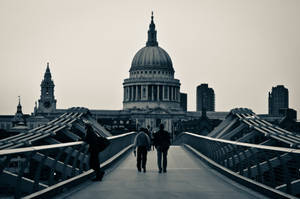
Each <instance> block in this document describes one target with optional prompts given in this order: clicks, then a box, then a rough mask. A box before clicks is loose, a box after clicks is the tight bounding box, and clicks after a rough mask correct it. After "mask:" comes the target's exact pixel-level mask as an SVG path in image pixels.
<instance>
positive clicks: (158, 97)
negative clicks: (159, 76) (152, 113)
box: [156, 85, 159, 101]
mask: <svg viewBox="0 0 300 199" xmlns="http://www.w3.org/2000/svg"><path fill="white" fill-rule="evenodd" d="M156 87H157V101H159V85H156Z"/></svg>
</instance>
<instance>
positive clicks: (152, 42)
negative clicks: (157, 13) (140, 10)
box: [146, 11, 158, 46]
mask: <svg viewBox="0 0 300 199" xmlns="http://www.w3.org/2000/svg"><path fill="white" fill-rule="evenodd" d="M153 18H154V16H153V11H152V12H151V23H150V25H149V30H148V40H147V43H146V46H158V42H157V39H156V30H155V24H154V20H153Z"/></svg>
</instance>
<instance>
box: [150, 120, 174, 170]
mask: <svg viewBox="0 0 300 199" xmlns="http://www.w3.org/2000/svg"><path fill="white" fill-rule="evenodd" d="M170 145H171V140H170V134H169V133H168V132H167V131H165V130H164V125H163V124H160V125H159V131H157V132H156V133H155V134H154V146H155V148H156V151H157V165H158V172H159V173H161V172H162V171H163V172H164V173H166V172H167V155H168V150H169V147H170ZM161 159H163V166H161Z"/></svg>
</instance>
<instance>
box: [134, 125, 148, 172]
mask: <svg viewBox="0 0 300 199" xmlns="http://www.w3.org/2000/svg"><path fill="white" fill-rule="evenodd" d="M150 144H151V143H150V138H149V136H148V135H147V129H145V128H141V129H140V132H139V133H138V134H137V135H136V137H135V139H134V144H133V147H134V150H133V152H134V154H135V155H136V156H137V163H136V167H137V169H138V171H139V172H141V169H142V168H143V171H144V173H145V172H146V163H147V152H148V150H149V149H150V146H151V145H150ZM136 148H137V151H136Z"/></svg>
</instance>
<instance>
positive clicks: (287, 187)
mask: <svg viewBox="0 0 300 199" xmlns="http://www.w3.org/2000/svg"><path fill="white" fill-rule="evenodd" d="M86 121H89V122H90V123H91V124H92V126H93V128H94V129H95V130H96V131H97V132H98V133H100V134H101V135H102V136H105V137H107V138H108V139H109V140H110V141H111V144H110V145H109V147H108V148H106V149H105V150H104V151H103V152H101V153H100V164H101V167H102V168H104V169H105V170H106V174H105V176H104V178H103V180H102V181H101V182H91V181H90V178H92V176H93V175H94V172H93V170H91V169H90V168H89V166H88V158H89V154H88V146H87V144H86V143H85V142H83V141H82V138H83V137H84V135H85V129H84V123H85V122H86ZM135 135H136V132H129V133H125V134H122V135H117V136H112V135H111V134H110V132H108V131H107V130H106V129H105V128H104V127H102V126H101V125H99V124H98V123H97V121H96V120H94V119H93V118H92V116H91V114H90V112H89V110H88V109H86V108H71V109H69V110H68V111H67V112H66V113H65V114H63V115H61V116H59V117H58V118H56V119H54V120H52V121H50V122H48V123H47V124H45V125H42V126H39V127H37V128H35V129H32V130H29V131H28V132H24V133H19V134H17V135H15V136H11V137H8V138H5V139H2V140H0V190H1V191H0V198H51V197H52V198H130V199H132V198H299V197H300V171H299V170H300V135H298V134H295V133H292V132H289V131H286V130H284V129H281V128H279V127H278V126H276V125H273V124H271V123H269V122H267V121H265V120H263V119H261V118H259V117H258V116H257V115H256V114H255V113H253V112H252V111H251V110H249V109H245V108H239V109H233V110H231V111H230V113H229V114H228V115H227V117H226V118H225V120H224V121H223V122H222V123H221V124H220V125H219V126H217V127H216V128H215V129H214V130H213V131H212V132H210V133H209V134H208V135H207V136H202V135H198V134H193V133H189V132H183V133H181V134H179V135H178V136H177V137H176V138H175V139H174V140H173V144H172V146H171V147H170V150H169V154H168V171H167V173H163V174H159V173H158V172H157V171H158V170H157V166H156V152H155V151H150V152H149V153H148V161H147V172H146V173H139V172H137V170H136V166H135V164H136V163H135V157H134V156H133V155H132V153H130V152H132V144H133V139H134V137H135Z"/></svg>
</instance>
